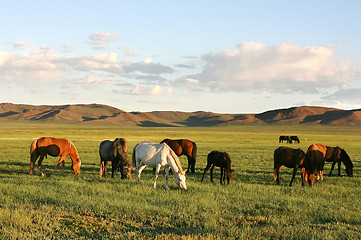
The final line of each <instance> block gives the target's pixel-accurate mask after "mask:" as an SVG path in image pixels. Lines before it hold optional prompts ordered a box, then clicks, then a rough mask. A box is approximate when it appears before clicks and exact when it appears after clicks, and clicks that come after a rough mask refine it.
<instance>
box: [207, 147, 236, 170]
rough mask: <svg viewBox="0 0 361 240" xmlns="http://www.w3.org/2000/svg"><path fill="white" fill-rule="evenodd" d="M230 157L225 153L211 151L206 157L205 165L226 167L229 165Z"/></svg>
mask: <svg viewBox="0 0 361 240" xmlns="http://www.w3.org/2000/svg"><path fill="white" fill-rule="evenodd" d="M230 161H231V159H230V157H229V155H228V153H226V152H220V151H216V150H215V151H212V152H210V153H209V154H208V156H207V164H208V165H210V164H211V165H214V166H217V167H224V168H226V167H228V166H229V165H230Z"/></svg>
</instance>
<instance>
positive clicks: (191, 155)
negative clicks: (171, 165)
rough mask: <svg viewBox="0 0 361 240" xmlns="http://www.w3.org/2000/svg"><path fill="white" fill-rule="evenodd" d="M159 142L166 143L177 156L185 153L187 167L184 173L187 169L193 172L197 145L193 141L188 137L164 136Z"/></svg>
mask: <svg viewBox="0 0 361 240" xmlns="http://www.w3.org/2000/svg"><path fill="white" fill-rule="evenodd" d="M160 143H166V144H167V145H168V146H169V147H170V148H171V149H172V150H173V151H174V152H175V154H177V156H178V157H179V156H182V155H186V156H187V158H188V168H187V171H186V173H188V172H189V171H191V172H192V173H194V172H195V165H196V159H197V145H196V143H195V142H192V141H191V140H188V139H177V140H171V139H168V138H166V139H164V140H163V141H161V142H160Z"/></svg>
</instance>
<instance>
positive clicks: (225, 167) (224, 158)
mask: <svg viewBox="0 0 361 240" xmlns="http://www.w3.org/2000/svg"><path fill="white" fill-rule="evenodd" d="M211 167H212V168H211ZM216 167H220V168H221V179H220V182H221V184H222V183H225V181H226V176H227V183H228V184H231V182H232V176H233V170H232V169H231V158H230V157H229V154H228V153H226V152H219V151H212V152H210V153H209V154H208V156H207V166H206V168H205V169H204V173H203V177H202V182H203V181H204V177H205V175H206V173H207V171H208V169H209V168H211V182H213V171H214V169H215V168H216ZM223 171H224V172H223Z"/></svg>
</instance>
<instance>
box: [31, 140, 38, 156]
mask: <svg viewBox="0 0 361 240" xmlns="http://www.w3.org/2000/svg"><path fill="white" fill-rule="evenodd" d="M34 151H38V139H36V140H34V141H33V142H32V143H31V145H30V155H31V154H33V152H34Z"/></svg>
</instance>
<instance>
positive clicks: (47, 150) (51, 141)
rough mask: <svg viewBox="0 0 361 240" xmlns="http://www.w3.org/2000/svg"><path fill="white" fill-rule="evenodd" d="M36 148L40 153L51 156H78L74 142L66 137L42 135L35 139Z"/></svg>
mask: <svg viewBox="0 0 361 240" xmlns="http://www.w3.org/2000/svg"><path fill="white" fill-rule="evenodd" d="M36 147H37V149H38V150H39V151H40V152H42V154H49V155H51V156H54V157H56V156H60V155H75V156H76V157H78V151H77V150H76V148H75V146H74V144H73V143H72V142H71V141H70V140H69V139H67V138H52V137H42V138H39V139H38V140H37V141H36Z"/></svg>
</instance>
